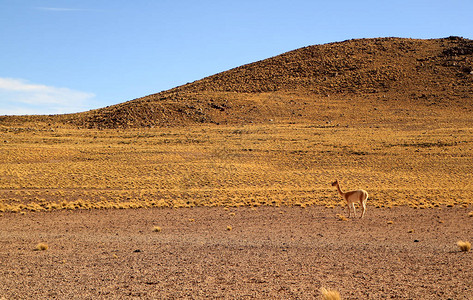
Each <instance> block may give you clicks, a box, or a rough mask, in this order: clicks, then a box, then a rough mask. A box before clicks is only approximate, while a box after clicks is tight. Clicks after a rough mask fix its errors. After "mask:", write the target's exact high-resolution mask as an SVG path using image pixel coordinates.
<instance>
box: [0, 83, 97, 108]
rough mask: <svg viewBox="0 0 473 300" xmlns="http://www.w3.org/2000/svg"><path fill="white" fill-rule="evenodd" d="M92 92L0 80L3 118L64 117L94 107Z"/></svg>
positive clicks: (0, 104)
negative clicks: (55, 115)
mask: <svg viewBox="0 0 473 300" xmlns="http://www.w3.org/2000/svg"><path fill="white" fill-rule="evenodd" d="M94 98H95V95H94V94H93V93H87V92H81V91H76V90H71V89H68V88H63V87H54V86H47V85H42V84H35V83H30V82H28V81H26V80H22V79H15V78H0V115H17V114H62V113H72V112H79V111H84V110H87V109H90V107H91V106H93V102H94Z"/></svg>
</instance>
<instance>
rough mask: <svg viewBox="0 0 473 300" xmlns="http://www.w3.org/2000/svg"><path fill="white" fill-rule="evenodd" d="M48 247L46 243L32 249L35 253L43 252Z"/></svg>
mask: <svg viewBox="0 0 473 300" xmlns="http://www.w3.org/2000/svg"><path fill="white" fill-rule="evenodd" d="M48 248H49V246H48V244H46V243H39V244H38V245H36V248H34V250H35V251H45V250H48Z"/></svg>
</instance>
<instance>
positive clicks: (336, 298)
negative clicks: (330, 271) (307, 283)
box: [320, 288, 342, 300]
mask: <svg viewBox="0 0 473 300" xmlns="http://www.w3.org/2000/svg"><path fill="white" fill-rule="evenodd" d="M320 292H321V293H322V299H324V300H341V299H342V297H341V296H340V293H339V292H337V291H333V290H327V289H326V288H321V289H320Z"/></svg>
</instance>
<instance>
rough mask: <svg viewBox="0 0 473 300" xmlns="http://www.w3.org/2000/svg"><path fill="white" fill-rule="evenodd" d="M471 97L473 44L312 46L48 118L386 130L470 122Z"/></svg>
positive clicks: (388, 41) (105, 123) (101, 124)
mask: <svg viewBox="0 0 473 300" xmlns="http://www.w3.org/2000/svg"><path fill="white" fill-rule="evenodd" d="M472 95H473V41H472V40H468V39H464V38H460V37H449V38H443V39H431V40H417V39H405V38H375V39H357V40H348V41H343V42H337V43H330V44H324V45H314V46H308V47H304V48H300V49H297V50H294V51H290V52H287V53H283V54H281V55H278V56H275V57H272V58H268V59H265V60H262V61H258V62H254V63H251V64H247V65H243V66H241V67H237V68H234V69H231V70H229V71H226V72H222V73H219V74H216V75H213V76H209V77H206V78H204V79H201V80H198V81H195V82H192V83H188V84H186V85H183V86H179V87H176V88H174V89H171V90H168V91H164V92H161V93H157V94H153V95H149V96H146V97H142V98H138V99H135V100H131V101H128V102H125V103H121V104H117V105H113V106H109V107H105V108H101V109H97V110H92V111H88V112H83V113H77V114H70V115H62V116H54V117H53V116H50V117H45V116H43V117H42V118H43V119H50V120H51V121H61V122H65V123H70V124H73V125H77V126H79V127H84V128H127V127H154V126H174V125H183V124H194V123H217V124H222V123H223V124H225V123H230V124H239V123H250V122H298V121H307V120H309V121H312V122H326V123H329V122H342V123H343V120H344V119H345V120H346V119H347V118H349V119H350V120H351V122H354V123H357V122H367V120H372V122H382V121H383V120H382V118H381V119H380V115H382V112H383V113H384V112H388V111H390V112H393V113H395V114H396V115H397V116H401V115H403V113H404V116H407V115H410V116H411V117H412V114H413V113H414V114H415V112H418V114H417V115H416V116H417V117H419V116H420V117H422V116H424V115H425V109H427V110H429V109H439V108H442V109H450V110H454V111H461V112H471V109H472V107H473V96H472ZM23 118H30V119H31V118H33V119H34V118H35V117H23ZM38 118H39V117H38ZM14 119H16V118H15V117H3V118H2V119H0V122H4V123H5V122H8V121H10V122H11V121H12V120H14ZM20 119H21V118H20ZM16 120H18V119H16Z"/></svg>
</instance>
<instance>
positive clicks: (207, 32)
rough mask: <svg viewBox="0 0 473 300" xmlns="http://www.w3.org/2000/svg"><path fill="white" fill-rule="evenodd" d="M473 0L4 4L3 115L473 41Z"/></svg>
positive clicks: (0, 0) (31, 0)
mask: <svg viewBox="0 0 473 300" xmlns="http://www.w3.org/2000/svg"><path fill="white" fill-rule="evenodd" d="M472 12H473V1H471V0H451V1H445V0H443V1H438V0H430V1H417V0H402V1H382V0H374V1H371V0H370V1H362V0H359V1H354V0H343V1H342V0H331V1H325V0H324V1H316V0H313V1H310V0H291V1H278V0H272V1H269V0H268V1H266V0H249V1H247V0H239V1H234V0H232V1H230V0H228V1H227V0H220V1H206V0H204V1H191V0H173V1H171V0H155V1H150V0H148V1H145V0H134V1H123V0H110V1H105V0H80V1H78V0H44V1H39V0H0V115H7V114H57V113H70V112H78V111H85V110H89V109H93V108H99V107H103V106H107V105H113V104H117V103H121V102H125V101H128V100H131V99H135V98H139V97H142V96H146V95H149V94H153V93H157V92H160V91H163V90H167V89H170V88H173V87H176V86H179V85H182V84H185V83H187V82H192V81H194V80H198V79H201V78H203V77H206V76H209V75H213V74H215V73H218V72H222V71H225V70H228V69H231V68H234V67H238V66H240V65H243V64H247V63H251V62H254V61H258V60H261V59H265V58H268V57H271V56H275V55H278V54H281V53H284V52H286V51H290V50H294V49H297V48H300V47H304V46H308V45H314V44H324V43H330V42H336V41H343V40H347V39H353V38H369V37H387V36H395V37H406V38H440V37H447V36H451V35H456V36H463V37H465V38H470V39H471V38H473V22H472Z"/></svg>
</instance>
